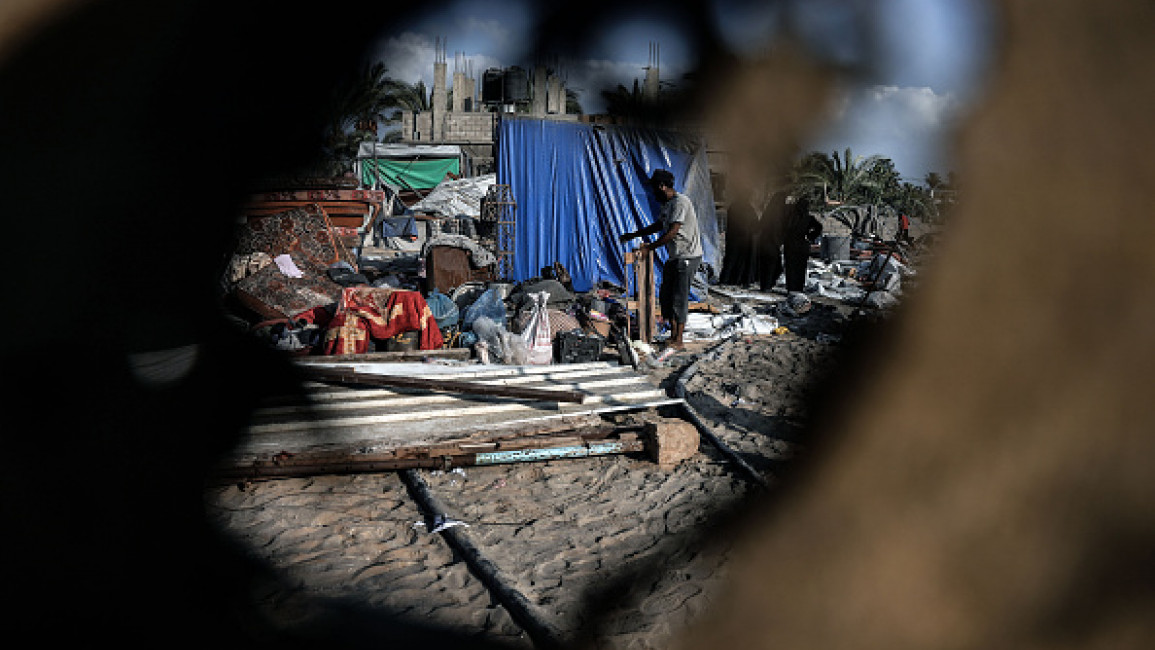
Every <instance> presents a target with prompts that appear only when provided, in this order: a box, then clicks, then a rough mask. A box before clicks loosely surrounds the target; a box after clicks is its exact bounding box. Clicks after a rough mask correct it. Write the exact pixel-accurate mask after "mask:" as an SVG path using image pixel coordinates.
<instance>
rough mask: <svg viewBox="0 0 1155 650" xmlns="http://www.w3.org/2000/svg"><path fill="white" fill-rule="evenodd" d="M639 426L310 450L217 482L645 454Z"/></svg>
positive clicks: (227, 469) (242, 466)
mask: <svg viewBox="0 0 1155 650" xmlns="http://www.w3.org/2000/svg"><path fill="white" fill-rule="evenodd" d="M638 432H639V428H638V427H616V428H607V427H600V428H596V429H591V430H589V431H588V432H586V433H581V434H579V433H577V432H576V431H575V430H573V429H570V430H566V431H559V432H557V433H554V434H552V435H545V436H527V437H522V438H509V439H501V440H491V441H486V440H462V441H459V442H454V443H444V444H440V445H422V446H417V447H401V448H398V449H395V450H392V451H390V452H386V453H380V454H371V453H366V454H361V453H357V454H350V453H326V452H312V453H301V454H290V453H285V452H282V453H279V454H275V455H273V456H271V457H267V458H262V459H258V460H254V461H252V462H246V463H236V464H233V465H230V466H222V467H220V468H218V470H217V471H216V473H215V475H214V478H215V479H217V480H218V481H220V482H226V483H231V482H237V481H256V480H262V479H278V478H299V477H303V476H319V475H335V474H372V473H380V472H394V471H403V470H408V469H438V470H449V469H452V468H455V467H479V466H485V465H507V464H512V463H525V462H536V461H547V460H570V459H576V458H589V457H592V456H606V455H615V454H628V453H635V452H642V451H646V449H647V444H649V445H652V446H654V447H657V446H658V444H657V442H655V440H656V439H655V438H653V437H651V439H650V440H645V441H643V440H642V439H640V438H639V437H638Z"/></svg>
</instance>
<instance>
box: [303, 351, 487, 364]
mask: <svg viewBox="0 0 1155 650" xmlns="http://www.w3.org/2000/svg"><path fill="white" fill-rule="evenodd" d="M472 355H473V352H472V351H471V350H470V349H469V348H441V349H437V350H406V351H400V352H366V353H364V354H329V355H317V356H310V357H299V358H297V359H295V361H297V362H298V363H305V364H314V363H334V362H337V363H346V362H355V363H356V362H365V363H372V362H402V361H424V360H425V359H446V360H461V361H465V360H468V359H469V358H470V357H471V356H472Z"/></svg>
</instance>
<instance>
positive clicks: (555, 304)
mask: <svg viewBox="0 0 1155 650" xmlns="http://www.w3.org/2000/svg"><path fill="white" fill-rule="evenodd" d="M450 203H451V202H450ZM479 225H482V226H483V225H484V224H480V223H479V221H478V220H477V219H475V218H472V217H469V216H465V215H458V216H456V217H453V218H444V217H440V216H432V215H429V214H425V213H416V212H414V211H412V210H405V211H404V213H402V214H398V215H386V216H384V217H381V218H377V219H375V220H373V222H372V223H370V224H366V226H365V227H363V228H356V229H354V228H348V227H340V226H335V225H333V223H332V221H331V220H330V219H329V218H328V215H326V213H325V211H324V209H322V208H319V207H317V206H304V207H294V208H292V209H288V210H285V211H283V212H278V213H272V214H264V215H261V216H259V217H249V218H247V219H244V220H243V221H242V222H241V224H240V227H239V230H238V236H237V240H236V245H235V248H234V250H233V253H232V256H231V259H230V260H229V261H228V263H227V268H226V269H225V271H224V273H223V275H222V278H221V294H222V303H223V304H224V305H225V307H226V310H227V312H228V314H229V315H230V318H231V319H232V320H233V321H234V322H235V323H237V325H238V326H239V327H242V328H244V329H245V330H247V331H248V332H250V333H251V334H252V335H253V336H255V337H257V338H258V339H260V340H261V341H263V342H264V343H266V344H267V345H269V346H271V347H274V348H277V349H280V350H283V351H285V352H287V353H289V354H292V355H294V356H316V355H329V356H334V355H349V354H356V355H364V354H374V353H380V352H389V353H414V354H419V353H422V352H428V351H434V350H436V351H442V352H448V351H453V352H454V354H452V355H451V356H453V357H460V358H462V359H477V360H479V361H481V362H483V363H495V364H513V365H525V364H544V363H579V362H588V361H597V360H601V359H602V358H603V356H608V357H610V358H618V359H620V360H623V361H627V362H628V361H630V356H629V355H630V346H629V332H630V326H631V325H630V323H631V319H630V316H629V312H628V311H627V310H626V308H625V304H626V300H625V295H624V293H625V290H624V289H623V288H621V287H617V286H613V285H610V284H608V283H603V285H602V286H598V287H595V288H593V289H592V290H590V291H586V292H580V293H579V292H576V291H574V287H573V284H572V282H571V279H570V277H569V274H568V272H567V271H566V270H565V268H564V267H563V266H562V265H561V264H554V265H551V266H549V267H546V268H543V269H542V272H541V275H540V276H539V277H535V278H530V279H528V280H525V281H523V282H517V283H510V282H504V281H502V280H501V279H500V278H499V277H497V276H498V272H497V263H498V259H497V256H496V253H495V251H494V250H493V246H492V243H491V242H489V241H487V239H486V237H485V233H484V232H482V231H483V228H479V227H478V226H479ZM456 353H460V354H456Z"/></svg>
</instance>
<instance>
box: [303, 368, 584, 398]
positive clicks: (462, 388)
mask: <svg viewBox="0 0 1155 650" xmlns="http://www.w3.org/2000/svg"><path fill="white" fill-rule="evenodd" d="M305 372H306V375H307V376H308V377H309V378H310V379H318V380H324V381H334V382H338V383H342V384H354V385H361V386H392V387H395V388H419V389H423V390H433V391H443V392H451V393H468V394H473V395H489V396H493V397H511V398H516V399H530V400H538V401H545V402H549V401H553V402H574V403H576V404H581V403H582V402H583V401H584V400H585V397H586V396H585V394H583V393H581V392H578V391H570V390H552V389H536V388H522V387H516V386H492V385H487V384H482V383H479V382H469V381H458V380H454V379H441V378H426V377H400V376H396V375H373V374H367V373H359V372H355V371H353V370H352V369H349V368H307V369H306V370H305Z"/></svg>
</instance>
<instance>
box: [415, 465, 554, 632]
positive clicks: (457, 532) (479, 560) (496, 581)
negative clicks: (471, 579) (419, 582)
mask: <svg viewBox="0 0 1155 650" xmlns="http://www.w3.org/2000/svg"><path fill="white" fill-rule="evenodd" d="M400 474H401V480H402V481H403V482H404V483H405V485H406V486H407V487H408V488H409V493H410V494H411V495H412V496H413V498H414V500H415V501H416V502H417V505H418V507H419V508H421V510H422V512H423V514H424V515H425V517H426V519H427V520H429V521H433V520H434V519H435V518H437V517H438V516H441V517H444V516H445V515H446V510H445V506H444V505H443V504H442V503H441V502H440V501H439V500H438V499H437V497H436V496H434V495H433V492H432V491H431V490H430V489H429V484H428V483H426V482H425V479H423V478H421V474H420V473H418V471H417V470H412V469H407V470H404V471H402V472H401V473H400ZM441 535H442V537H444V539H445V541H446V542H448V543H449V545H450V547H452V548H453V550H454V551H456V552H457V554H458V555H460V556H461V557H462V558H463V559H464V560H465V563H466V565H468V566H469V569H470V571H472V572H473V574H474V575H475V576H477V578H478V579H479V580H481V582H482V584H484V585H485V586H486V588H487V589H489V591H490V592H491V593H492V594H493V595H494V596H495V597H496V598H497V600H498V601H499V602H501V604H502V605H503V606H504V607H505V609H506V610H507V611H508V612H509V615H510V617H511V618H512V619H513V621H514V622H515V623H517V624H518V625H519V626H521V628H522V629H523V630H525V633H526V634H528V635H529V638H530V639H531V640H532V641H533V644H534V646H536V647H537V648H540V649H542V650H557V649H559V648H563V647H565V646H566V645H567V644H566V643H565V642H564V641H563V640H562V634H561V632H560V631H559V630H558V629H557V628H555V627H554V626H553V625H551V624H550V623H549V622H548V621H547V620H546V617H545V616H544V615H543V614H542V613H541V611H540V610H539V609H538V608H537V606H536V605H534V604H533V603H532V602H530V600H529V599H528V598H526V597H525V594H523V593H521V592H520V591H518V590H517V589H515V588H513V587H512V586H510V585H511V582H510V580H508V579H507V578H506V577H505V576H504V575H503V574H502V572H501V569H499V568H498V567H497V565H495V564H494V563H493V562H491V561H490V560H489V559H488V558H486V557H485V555H484V554H483V553H482V552H481V550H480V549H479V548H477V546H476V545H474V543H473V541H472V540H470V538H469V535H468V534H466V532H465V531H464V530H462V529H460V528H458V527H449V528H445V529H443V530H441Z"/></svg>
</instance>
